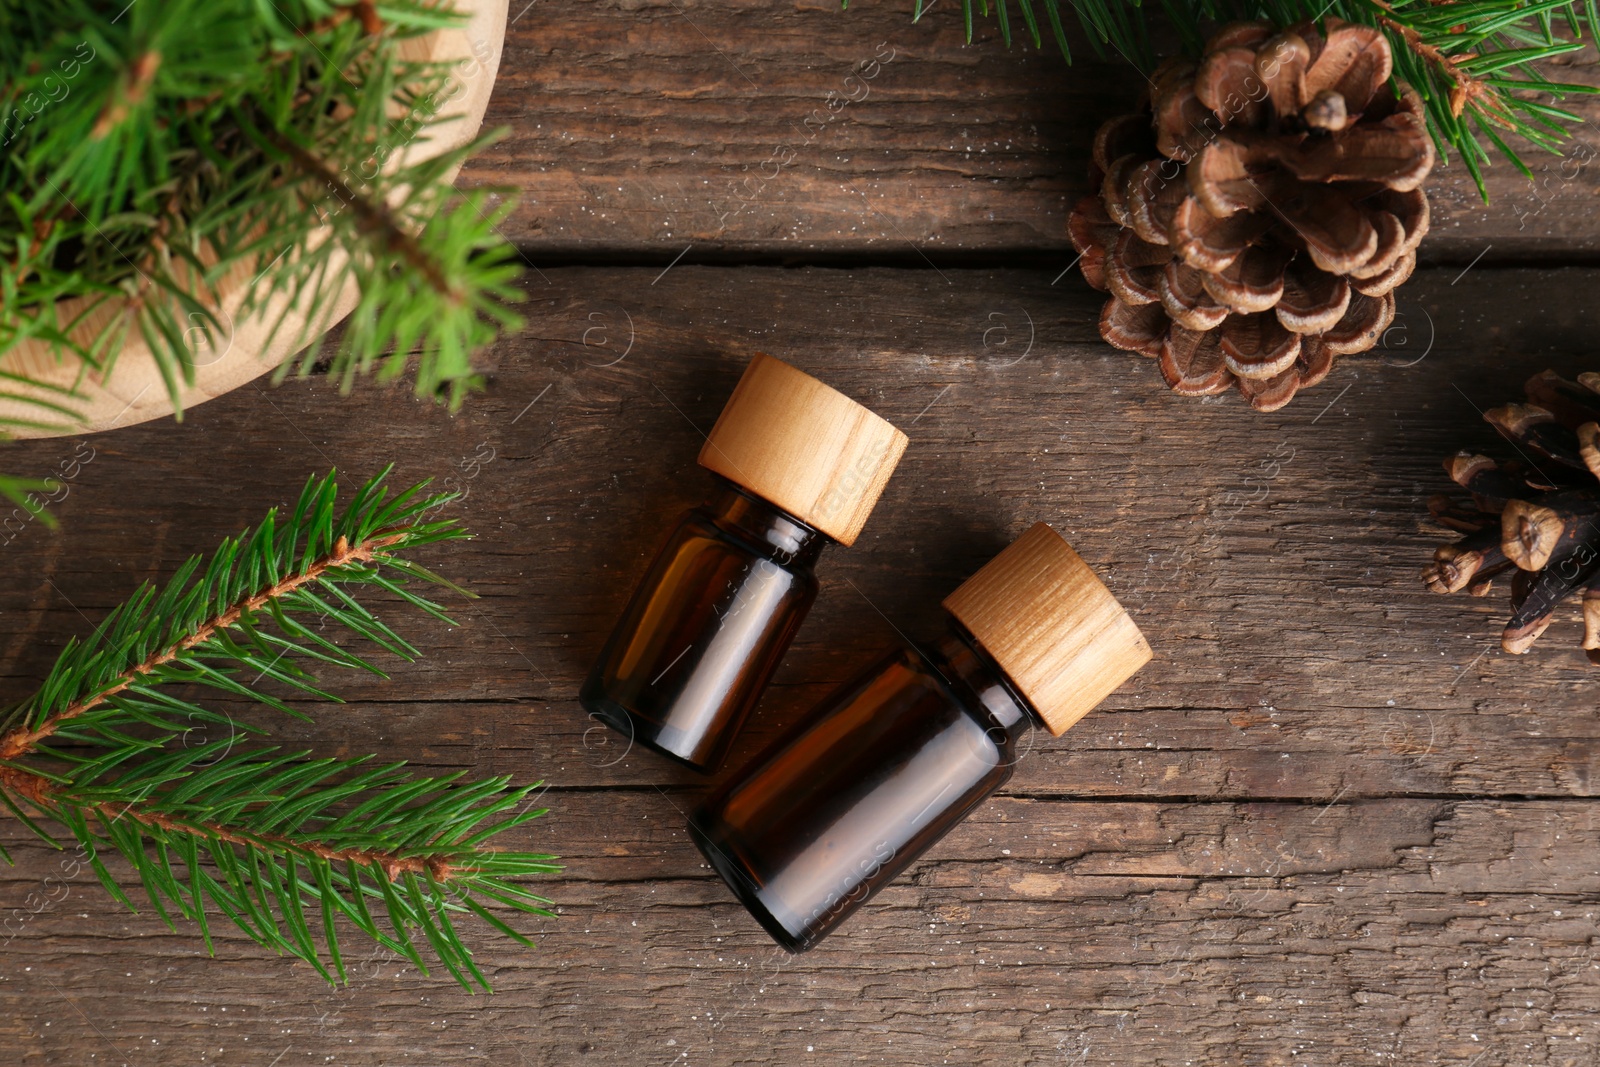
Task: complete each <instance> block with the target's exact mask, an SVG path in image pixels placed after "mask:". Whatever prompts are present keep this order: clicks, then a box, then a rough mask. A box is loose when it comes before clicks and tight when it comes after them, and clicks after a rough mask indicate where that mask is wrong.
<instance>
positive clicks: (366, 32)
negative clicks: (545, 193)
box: [0, 0, 521, 497]
mask: <svg viewBox="0 0 1600 1067" xmlns="http://www.w3.org/2000/svg"><path fill="white" fill-rule="evenodd" d="M461 21H462V18H461V16H460V15H459V14H458V13H457V12H456V11H455V9H454V6H453V4H452V3H451V2H449V0H445V2H443V3H440V2H439V0H354V2H350V0H333V2H332V3H329V2H327V0H274V2H273V3H271V4H259V3H255V2H254V0H167V2H165V3H162V4H158V5H143V4H142V5H134V6H132V7H129V6H128V5H127V4H126V3H123V2H120V0H62V2H61V3H52V4H44V5H32V6H30V7H28V8H27V9H26V10H25V11H24V10H21V9H19V10H17V11H12V12H10V13H9V14H8V13H6V12H0V143H3V148H4V150H3V151H0V190H3V191H4V192H3V194H0V361H3V360H4V357H5V356H6V354H7V353H9V352H11V351H13V350H14V349H15V348H17V347H18V346H20V345H23V344H29V345H39V344H41V343H42V344H44V345H46V346H48V347H49V348H51V349H53V351H54V354H55V355H56V356H57V357H58V358H59V359H62V360H75V361H77V362H78V363H79V364H81V366H82V369H83V373H85V374H88V373H90V372H93V373H96V374H99V375H104V374H106V373H109V371H110V370H111V368H112V366H113V365H114V363H115V360H116V358H117V355H118V353H119V352H120V351H121V350H122V349H123V348H124V347H125V345H126V342H127V341H128V339H129V338H134V337H137V338H140V339H141V340H143V341H144V342H145V346H146V347H147V348H148V349H149V350H150V353H151V356H152V358H153V359H154V360H155V361H156V364H157V367H158V369H159V371H160V373H161V376H162V378H163V379H164V382H165V385H166V389H167V393H168V397H169V399H170V401H171V402H172V404H173V405H174V407H175V408H176V409H179V410H178V414H179V415H180V417H181V398H182V394H183V389H184V386H185V385H187V384H190V383H192V382H193V381H194V380H195V369H196V368H195V355H196V350H197V349H198V348H199V347H200V345H199V343H198V342H199V341H200V340H204V342H205V343H206V344H208V345H212V346H216V345H218V344H219V343H220V337H221V334H222V332H223V331H224V329H225V326H224V322H223V316H222V315H221V308H222V293H221V291H220V289H219V286H220V284H221V282H222V281H223V279H227V278H231V279H238V278H240V277H243V278H256V281H255V282H254V283H253V284H252V286H251V288H250V290H249V291H247V292H246V293H244V294H243V295H244V304H243V306H242V307H240V308H238V309H235V311H234V322H235V324H238V323H239V322H240V321H242V320H243V319H246V318H249V317H251V316H252V315H258V314H259V315H262V316H264V317H265V321H264V325H265V327H266V329H265V333H266V335H267V339H268V341H269V343H278V344H280V345H283V344H286V343H287V344H288V345H291V346H292V347H293V348H296V349H298V348H301V347H304V346H306V345H312V346H313V348H312V350H311V351H308V352H306V353H305V354H304V356H303V357H302V358H301V359H300V360H298V361H296V362H295V363H294V364H293V365H292V366H286V367H285V368H284V372H285V373H293V372H295V371H298V372H300V373H309V372H310V371H311V370H312V369H313V368H314V367H318V366H321V365H323V364H326V365H328V366H329V367H330V369H331V373H332V374H333V375H334V376H335V377H336V378H337V379H338V381H339V382H340V385H341V388H346V389H348V388H350V387H351V386H352V385H353V384H354V380H355V378H356V377H358V376H360V375H362V374H366V373H374V374H377V375H378V376H380V377H384V378H394V377H398V376H400V375H402V374H410V375H411V376H413V377H414V385H413V388H414V389H415V391H416V393H417V394H418V395H419V396H425V397H429V398H435V399H439V400H442V401H445V402H448V403H449V404H450V405H451V406H456V405H459V404H460V403H461V402H462V400H463V399H464V397H465V396H466V394H467V393H468V392H469V391H470V390H471V389H473V388H475V387H476V386H477V385H478V384H479V377H478V375H477V374H476V373H475V371H474V369H473V366H472V357H473V354H474V353H475V352H476V351H478V350H479V349H481V348H482V347H483V346H484V345H485V344H487V343H489V342H490V341H492V340H493V339H494V338H495V337H496V336H498V334H499V333H500V332H501V331H503V330H507V329H514V328H516V327H517V326H518V325H519V324H520V322H521V320H520V318H519V317H518V316H517V315H516V314H515V313H514V311H512V309H511V305H512V304H514V303H515V302H516V301H517V300H519V299H520V298H521V292H520V290H519V289H518V288H517V287H516V286H515V285H514V284H513V282H514V279H515V277H516V275H517V273H518V270H519V267H518V256H517V254H516V252H515V250H514V249H512V248H511V247H510V246H509V245H508V244H507V243H506V242H505V241H504V240H503V239H501V238H500V236H499V234H498V232H497V230H496V227H497V224H498V223H499V221H500V220H502V219H503V218H504V217H505V215H506V213H507V212H508V211H509V210H510V208H511V207H512V206H513V203H512V200H511V199H510V197H509V195H508V194H509V192H510V191H509V190H488V189H477V190H471V191H468V192H464V193H458V192H457V191H456V190H455V189H454V187H453V185H452V184H451V182H450V180H449V177H450V173H451V169H452V167H454V166H456V165H459V164H460V162H461V161H462V160H463V159H465V158H466V157H467V156H468V155H470V154H472V153H473V152H475V151H478V150H480V149H481V148H482V147H483V146H484V145H485V144H487V143H489V141H490V140H492V137H493V135H492V134H490V135H486V136H484V137H480V138H479V139H477V140H476V141H474V142H473V143H472V144H471V145H468V146H465V147H464V148H462V149H459V150H457V151H454V152H450V153H446V154H445V155H446V158H443V159H437V158H436V159H428V160H412V159H411V155H412V154H413V153H408V152H407V151H406V149H407V147H408V146H410V145H413V144H415V143H420V142H426V141H427V140H428V139H429V138H430V137H431V136H433V135H434V127H435V126H436V125H438V124H439V123H441V122H444V121H448V120H449V119H450V116H449V112H450V110H451V109H450V108H449V107H448V106H446V105H447V104H448V101H449V99H450V98H451V97H452V96H454V95H455V93H456V92H458V91H459V89H460V85H459V84H457V83H456V81H455V79H458V78H460V77H462V76H463V75H461V74H460V73H459V71H458V70H457V65H456V64H455V63H454V62H443V61H440V62H432V61H417V60H411V59H407V58H405V56H404V54H403V52H402V51H401V46H402V45H403V44H404V43H405V42H406V41H407V39H409V38H414V37H417V36H419V35H421V34H425V33H430V32H433V31H435V30H438V29H440V28H444V27H449V26H455V25H459V24H460V23H461ZM466 76H470V75H466ZM414 154H418V155H420V154H421V153H414ZM373 160H376V164H375V165H369V163H370V162H371V161H373ZM492 194H507V195H505V198H504V201H503V202H502V203H500V204H499V205H498V206H496V207H495V208H493V209H490V208H488V207H487V204H488V198H489V197H490V196H491V195H492ZM351 288H353V289H354V290H356V291H359V293H360V294H361V305H360V307H359V308H358V309H357V310H356V312H355V313H353V315H352V320H351V327H350V328H349V329H347V330H346V331H345V333H344V336H343V338H342V341H341V343H340V345H339V347H338V348H337V349H336V350H335V351H333V352H332V353H331V355H324V354H322V353H319V352H317V351H316V350H315V346H316V345H317V344H319V343H320V333H321V331H322V330H324V329H326V328H327V326H329V325H331V322H330V321H329V318H330V314H329V311H330V307H331V302H332V301H334V300H335V299H337V298H338V297H339V296H341V294H342V293H344V292H345V291H347V290H348V289H351ZM280 297H289V298H292V310H293V312H294V316H293V317H291V316H290V315H289V313H288V312H289V310H290V308H284V309H283V310H282V311H281V312H280V311H272V312H270V317H267V316H269V312H268V311H267V309H268V308H269V307H274V306H276V305H275V303H274V301H275V300H276V299H277V298H280ZM110 301H118V302H120V303H121V305H122V307H121V311H120V313H119V314H117V315H115V316H112V317H111V321H110V323H109V324H108V325H107V326H106V327H105V328H103V329H102V328H97V329H96V330H95V331H94V332H93V333H86V332H84V331H81V330H79V329H78V328H79V327H81V326H83V325H84V324H87V323H89V322H98V321H101V313H102V312H103V309H104V308H105V306H106V304H107V302H110ZM65 309H71V312H70V317H69V315H68V312H67V311H66V310H65ZM296 320H299V321H301V322H303V323H304V325H303V326H298V327H296V326H292V325H291V323H292V322H294V321H296ZM3 368H4V363H3V362H0V398H4V399H6V400H10V401H14V402H16V403H18V404H21V405H26V407H27V409H28V410H29V412H30V414H29V415H28V416H26V417H24V416H21V415H10V416H8V417H5V418H0V435H3V433H4V432H5V431H6V430H16V429H22V428H49V429H55V430H59V429H61V428H63V427H70V426H71V424H72V422H73V421H76V420H79V419H80V415H79V412H80V407H79V401H80V400H81V398H80V397H79V396H78V394H77V391H76V390H75V389H67V390H50V391H41V389H40V388H39V387H40V386H41V385H42V384H43V383H40V382H37V381H31V380H30V379H28V378H26V377H22V378H17V377H16V375H10V376H9V377H8V374H7V373H6V372H5V370H4V369H3ZM280 377H281V374H280ZM13 380H15V381H17V382H18V383H19V384H21V383H26V384H28V385H30V386H31V388H17V389H7V388H6V387H5V386H6V384H7V382H9V381H13ZM25 492H26V488H25V487H23V486H22V484H21V483H18V482H16V480H15V479H12V480H10V481H7V480H5V479H4V478H0V493H3V494H6V495H10V496H13V497H16V496H20V495H22V494H24V493H25Z"/></svg>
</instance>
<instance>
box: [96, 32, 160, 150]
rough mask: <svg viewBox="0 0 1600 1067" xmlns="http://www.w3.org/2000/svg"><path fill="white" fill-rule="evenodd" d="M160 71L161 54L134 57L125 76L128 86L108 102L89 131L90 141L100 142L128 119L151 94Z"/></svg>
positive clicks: (152, 53)
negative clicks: (131, 112)
mask: <svg viewBox="0 0 1600 1067" xmlns="http://www.w3.org/2000/svg"><path fill="white" fill-rule="evenodd" d="M160 69H161V53H160V52H154V51H151V52H141V53H139V54H138V55H137V56H134V57H133V62H132V63H130V64H128V69H127V72H126V74H125V75H124V79H125V81H126V86H125V87H124V88H123V90H122V91H121V92H120V93H118V94H117V95H116V96H114V97H113V98H112V99H111V100H108V101H106V106H105V107H104V108H103V109H102V110H101V112H100V115H99V117H97V118H96V119H95V121H94V128H93V129H91V130H90V131H89V137H90V139H92V140H95V141H98V140H100V139H101V138H102V137H104V136H105V135H106V134H108V133H110V132H111V131H112V130H113V129H115V128H116V127H117V126H118V125H119V124H120V123H121V122H122V120H123V119H125V118H127V117H128V113H129V112H130V111H132V110H133V107H134V105H135V104H138V103H140V102H141V101H143V100H144V98H145V96H146V94H148V93H149V92H150V87H151V86H152V85H154V84H155V80H156V72H157V71H159V70H160Z"/></svg>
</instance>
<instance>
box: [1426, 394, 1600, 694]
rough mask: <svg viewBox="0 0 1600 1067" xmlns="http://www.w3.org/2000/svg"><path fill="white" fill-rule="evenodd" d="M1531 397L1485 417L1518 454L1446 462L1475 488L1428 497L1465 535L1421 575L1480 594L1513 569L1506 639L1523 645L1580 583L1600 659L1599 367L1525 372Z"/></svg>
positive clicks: (1591, 642)
mask: <svg viewBox="0 0 1600 1067" xmlns="http://www.w3.org/2000/svg"><path fill="white" fill-rule="evenodd" d="M1525 389H1526V391H1527V394H1528V403H1526V404H1507V405H1506V406H1505V407H1500V408H1495V409H1494V410H1493V411H1489V412H1485V413H1484V416H1483V417H1484V419H1485V420H1486V421H1487V422H1488V423H1489V424H1490V425H1491V426H1493V427H1494V428H1495V429H1496V430H1499V431H1500V434H1501V436H1503V437H1505V438H1506V439H1507V440H1509V441H1510V442H1511V443H1512V444H1513V445H1514V446H1516V450H1517V451H1518V452H1519V453H1520V454H1521V457H1520V458H1519V459H1516V460H1507V461H1503V462H1496V461H1495V460H1492V459H1490V458H1489V457H1488V456H1478V455H1473V454H1471V453H1468V452H1462V453H1459V454H1458V455H1456V456H1453V457H1451V458H1450V459H1449V460H1446V461H1445V465H1444V466H1445V470H1447V471H1449V472H1450V477H1451V479H1452V480H1454V481H1455V482H1456V483H1457V484H1459V485H1461V486H1462V487H1463V488H1465V489H1467V490H1468V491H1469V492H1470V493H1471V494H1472V504H1471V506H1468V507H1463V506H1460V505H1458V504H1456V503H1454V502H1452V501H1451V500H1450V498H1449V497H1445V496H1438V497H1435V498H1434V499H1433V500H1431V501H1429V502H1428V508H1429V510H1430V511H1431V512H1432V513H1433V517H1434V519H1435V520H1436V521H1437V522H1439V523H1440V524H1442V525H1444V526H1446V527H1448V528H1450V529H1452V530H1458V531H1460V532H1461V533H1463V534H1465V535H1466V536H1464V537H1462V538H1461V539H1460V540H1459V541H1456V542H1454V543H1453V544H1447V545H1440V546H1439V548H1438V549H1437V550H1436V551H1435V552H1434V554H1433V562H1432V563H1431V564H1429V565H1428V566H1427V567H1426V568H1424V569H1423V572H1422V579H1423V581H1424V582H1426V583H1427V586H1428V588H1429V589H1431V590H1433V591H1434V592H1436V593H1454V592H1456V591H1458V590H1461V589H1466V590H1467V591H1468V592H1470V593H1472V594H1473V595H1474V596H1484V595H1485V594H1487V593H1488V592H1489V585H1490V583H1491V582H1492V581H1493V580H1494V578H1495V577H1496V576H1497V575H1500V574H1504V573H1506V572H1510V573H1511V621H1510V622H1509V623H1507V624H1506V629H1505V633H1504V634H1503V635H1502V636H1501V639H1500V644H1501V646H1502V647H1503V648H1505V650H1506V651H1507V652H1517V653H1521V652H1526V651H1528V649H1529V648H1530V647H1531V646H1532V645H1533V642H1534V640H1535V639H1537V638H1538V636H1539V635H1540V634H1542V633H1544V630H1545V627H1547V626H1549V625H1550V620H1551V618H1552V616H1553V614H1554V612H1555V609H1556V606H1557V605H1558V604H1559V603H1560V602H1561V601H1562V600H1563V599H1564V598H1566V597H1567V596H1568V595H1570V594H1572V593H1576V592H1577V591H1578V590H1580V589H1581V590H1583V622H1584V635H1583V647H1584V648H1585V649H1587V650H1588V655H1589V662H1590V663H1594V664H1597V665H1600V374H1580V375H1578V380H1577V381H1576V382H1569V381H1567V380H1566V379H1565V378H1562V377H1561V376H1560V375H1558V374H1556V373H1555V372H1554V371H1545V372H1544V373H1543V374H1537V375H1535V376H1534V377H1532V378H1529V379H1528V382H1527V385H1526V386H1525Z"/></svg>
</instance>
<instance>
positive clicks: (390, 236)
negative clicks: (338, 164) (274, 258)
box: [266, 129, 466, 304]
mask: <svg viewBox="0 0 1600 1067" xmlns="http://www.w3.org/2000/svg"><path fill="white" fill-rule="evenodd" d="M266 138H267V141H268V143H269V144H271V145H272V146H273V147H274V148H276V149H278V151H280V152H283V153H284V154H286V155H287V156H288V157H289V158H290V159H291V160H293V161H294V165H295V166H296V167H298V168H299V169H300V171H301V173H303V174H304V175H305V176H306V177H308V178H313V179H315V180H316V181H319V182H321V183H322V184H323V185H325V186H326V187H327V188H328V190H329V192H331V193H332V194H333V195H334V197H335V198H337V199H338V200H339V202H340V203H342V204H344V205H345V206H346V207H348V208H350V209H351V210H352V211H354V212H355V215H356V220H357V224H358V225H359V226H360V228H361V231H362V232H363V233H365V234H367V235H369V236H374V237H376V238H377V239H378V240H379V242H380V243H381V244H382V246H383V248H384V249H385V250H386V251H388V252H389V253H391V254H393V255H397V256H399V257H400V258H401V259H404V260H405V261H406V262H407V263H409V264H411V265H412V266H413V267H415V268H416V269H417V270H418V271H419V272H420V273H421V274H422V275H423V277H425V278H427V279H428V284H429V285H431V286H433V287H434V288H435V289H436V290H438V291H439V292H441V293H443V294H444V295H445V296H446V297H447V298H448V299H449V300H450V301H451V302H452V303H455V304H460V303H462V302H463V301H464V300H465V299H466V295H465V294H464V293H462V291H461V288H460V286H457V285H455V284H453V283H452V282H451V281H450V279H448V278H446V277H445V276H444V272H443V271H442V270H440V269H439V264H437V263H436V262H434V260H433V259H432V257H430V256H429V255H428V253H427V252H425V251H424V250H423V248H422V245H421V244H419V243H418V241H417V239H416V237H415V236H414V235H413V234H412V233H411V232H410V231H409V230H407V229H406V228H405V227H404V226H402V225H400V223H399V222H398V221H396V220H395V217H394V215H392V214H391V213H390V211H389V208H388V205H386V204H384V203H383V202H382V201H381V200H376V201H375V200H373V199H371V198H370V197H366V196H362V195H361V194H360V193H358V192H356V191H355V190H354V189H352V188H350V186H349V185H348V184H346V182H345V180H344V179H343V178H341V177H340V176H339V175H338V173H337V172H335V171H334V170H333V169H332V168H330V167H329V166H328V164H327V163H326V162H324V161H323V160H322V159H320V158H318V157H317V156H315V155H313V154H312V153H311V152H310V151H308V150H307V149H305V148H304V147H302V146H301V145H299V144H296V143H295V142H294V141H293V140H291V139H289V138H288V137H285V136H284V135H283V134H281V133H279V132H278V131H277V130H271V129H269V130H268V131H267V133H266Z"/></svg>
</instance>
